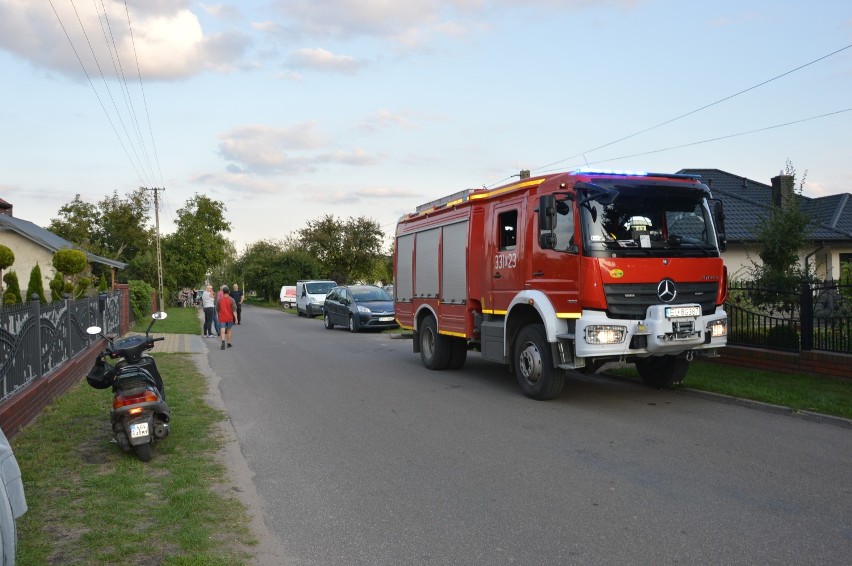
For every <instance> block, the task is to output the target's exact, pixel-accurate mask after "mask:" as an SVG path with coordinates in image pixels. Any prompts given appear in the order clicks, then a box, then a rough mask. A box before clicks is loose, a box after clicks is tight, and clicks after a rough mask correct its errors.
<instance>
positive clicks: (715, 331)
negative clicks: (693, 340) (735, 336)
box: [707, 318, 728, 338]
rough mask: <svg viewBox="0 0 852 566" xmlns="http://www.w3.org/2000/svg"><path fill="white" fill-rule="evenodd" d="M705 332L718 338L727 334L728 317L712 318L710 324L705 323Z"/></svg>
mask: <svg viewBox="0 0 852 566" xmlns="http://www.w3.org/2000/svg"><path fill="white" fill-rule="evenodd" d="M707 334H709V335H710V336H712V337H713V338H719V337H721V336H727V335H728V319H726V318H723V319H722V320H714V321H713V322H711V323H710V324H708V325H707Z"/></svg>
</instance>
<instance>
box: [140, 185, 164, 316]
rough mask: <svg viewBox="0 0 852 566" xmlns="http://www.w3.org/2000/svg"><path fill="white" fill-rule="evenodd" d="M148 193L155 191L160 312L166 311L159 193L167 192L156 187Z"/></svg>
mask: <svg viewBox="0 0 852 566" xmlns="http://www.w3.org/2000/svg"><path fill="white" fill-rule="evenodd" d="M145 190H146V191H149V190H150V191H154V223H155V226H156V229H157V295H158V296H159V297H160V311H165V310H166V305H165V302H164V301H165V299H164V298H163V253H162V251H161V249H160V199H159V191H165V190H166V189H165V187H163V188H160V187H154V188H152V189H147V188H146V189H145Z"/></svg>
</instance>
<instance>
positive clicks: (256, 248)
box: [234, 240, 319, 301]
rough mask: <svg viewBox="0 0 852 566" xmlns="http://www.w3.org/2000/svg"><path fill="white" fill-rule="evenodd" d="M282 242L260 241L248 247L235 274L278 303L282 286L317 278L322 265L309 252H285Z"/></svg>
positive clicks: (236, 266) (236, 267)
mask: <svg viewBox="0 0 852 566" xmlns="http://www.w3.org/2000/svg"><path fill="white" fill-rule="evenodd" d="M285 245H286V244H284V243H282V242H274V241H268V240H266V241H259V242H255V243H253V244H251V245H249V246H248V247H247V248H246V251H245V252H244V253H243V255H241V256H240V258H239V260H237V263H236V265H235V266H234V267H235V269H236V273H237V275H238V277H239V278H241V279H242V280H243V281H244V282H245V286H246V290H249V289H251V290H252V291H255V292H256V293H257V294H258V295H260V296H261V297H262V298H263V299H264V300H265V301H277V298H278V293H279V291H280V289H281V286H282V285H288V284H289V285H292V284H294V283H295V282H296V280H298V279H313V278H315V277H318V273H319V264H318V263H317V261H316V260H315V259H314V258H313V257H311V256H310V255H309V254H308V253H307V252H306V251H304V250H301V249H289V250H287V249H285Z"/></svg>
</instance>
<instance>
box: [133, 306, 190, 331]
mask: <svg viewBox="0 0 852 566" xmlns="http://www.w3.org/2000/svg"><path fill="white" fill-rule="evenodd" d="M166 314H168V317H167V318H166V320H158V321H157V322H155V323H154V326H153V328H152V329H151V332H152V333H155V334H198V335H199V336H200V335H201V327H202V323H203V316H204V312H203V311H202V310H201V308H199V307H186V308H180V307H171V308H168V309H166ZM149 324H151V319H150V318H144V319H141V320H137V321H136V322H135V323H134V325H133V327H132V328H131V329H130V330H131V331H132V332H145V329H146V328H148V325H149Z"/></svg>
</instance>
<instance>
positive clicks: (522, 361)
mask: <svg viewBox="0 0 852 566" xmlns="http://www.w3.org/2000/svg"><path fill="white" fill-rule="evenodd" d="M514 363H515V376H516V377H517V378H518V383H519V384H520V386H521V389H523V391H524V393H525V394H526V395H527V397H531V398H533V399H537V400H539V401H545V400H548V399H553V398H554V397H556V396H557V395H559V394H560V393H561V392H562V387H563V386H564V385H565V373H564V372H563V371H562V370H560V369H559V368H556V367H554V366H553V356H552V355H551V349H550V344H549V343H548V342H547V334H545V329H544V325H542V324H530V325H529V326H525V327H524V328H522V329H521V331H520V332H519V333H518V339H517V340H515V357H514Z"/></svg>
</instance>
